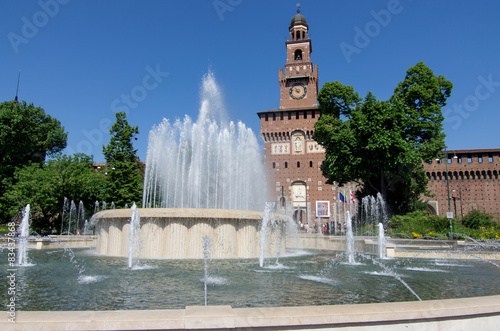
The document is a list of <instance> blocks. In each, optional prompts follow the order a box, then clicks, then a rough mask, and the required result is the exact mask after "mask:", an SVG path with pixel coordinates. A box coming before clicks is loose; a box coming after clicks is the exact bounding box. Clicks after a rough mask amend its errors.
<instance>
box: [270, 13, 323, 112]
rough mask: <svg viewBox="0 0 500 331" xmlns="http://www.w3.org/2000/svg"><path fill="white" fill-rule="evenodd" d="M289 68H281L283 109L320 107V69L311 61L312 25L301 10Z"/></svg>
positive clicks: (293, 28) (292, 28)
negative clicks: (310, 36)
mask: <svg viewBox="0 0 500 331" xmlns="http://www.w3.org/2000/svg"><path fill="white" fill-rule="evenodd" d="M289 31H290V40H288V41H287V42H286V43H285V44H286V64H285V68H280V69H279V82H280V107H279V108H280V109H287V108H311V107H316V106H317V98H318V66H317V65H313V64H312V62H311V52H312V46H311V39H309V36H308V31H309V26H308V25H307V21H306V18H305V16H304V15H301V14H300V8H299V9H297V15H295V16H294V17H293V18H292V20H291V22H290V27H289Z"/></svg>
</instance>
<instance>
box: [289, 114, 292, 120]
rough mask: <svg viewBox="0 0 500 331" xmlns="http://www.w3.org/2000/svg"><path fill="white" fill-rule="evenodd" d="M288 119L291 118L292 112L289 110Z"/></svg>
mask: <svg viewBox="0 0 500 331" xmlns="http://www.w3.org/2000/svg"><path fill="white" fill-rule="evenodd" d="M288 119H289V120H291V119H292V113H291V112H289V113H288Z"/></svg>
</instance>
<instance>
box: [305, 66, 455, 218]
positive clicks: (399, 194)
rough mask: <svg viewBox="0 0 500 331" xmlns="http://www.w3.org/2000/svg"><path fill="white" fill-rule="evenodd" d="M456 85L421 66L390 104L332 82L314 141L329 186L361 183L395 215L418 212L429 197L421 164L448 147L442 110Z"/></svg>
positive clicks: (323, 94)
mask: <svg viewBox="0 0 500 331" xmlns="http://www.w3.org/2000/svg"><path fill="white" fill-rule="evenodd" d="M451 89H452V83H451V82H449V81H447V80H446V79H445V78H444V77H443V76H435V75H434V74H433V72H432V71H431V70H430V69H429V68H428V67H427V66H425V65H424V63H422V62H420V63H418V64H417V65H415V66H414V67H412V68H410V69H409V70H408V71H407V74H406V77H405V80H404V81H403V82H401V83H399V85H398V86H397V87H396V89H395V90H394V95H393V96H392V97H391V98H390V99H389V100H388V101H380V100H377V99H376V98H375V96H374V95H373V94H372V93H371V92H370V93H368V94H367V96H366V97H365V99H364V100H362V99H360V98H359V95H358V93H356V92H354V89H353V87H351V86H345V85H343V84H342V83H340V82H338V81H336V82H328V83H326V84H325V85H324V86H323V88H322V89H321V91H320V93H319V95H318V101H319V107H320V111H321V116H320V118H319V120H318V122H317V123H316V126H315V132H314V139H315V140H316V141H317V142H318V143H320V144H321V145H323V147H324V148H325V150H326V153H325V160H324V161H323V164H322V166H321V170H322V172H323V175H324V176H325V177H326V178H327V179H328V180H327V183H329V184H333V183H334V182H337V183H338V184H339V185H343V184H346V183H349V182H357V183H358V184H359V186H360V190H359V192H358V195H359V196H360V197H363V196H366V195H376V194H377V193H381V194H382V196H383V197H384V199H386V201H387V202H388V204H389V206H390V207H391V208H392V210H393V211H394V212H397V213H401V212H406V211H407V210H412V209H414V207H415V206H417V205H418V200H419V197H420V195H421V194H425V193H428V192H427V189H426V186H427V178H426V176H425V172H424V169H423V166H422V160H430V159H432V158H435V157H437V156H438V155H439V151H440V150H442V148H443V147H444V138H445V134H444V133H443V127H442V121H443V119H444V118H443V115H442V112H441V108H442V107H443V106H445V105H446V99H447V98H448V97H449V96H450V93H451Z"/></svg>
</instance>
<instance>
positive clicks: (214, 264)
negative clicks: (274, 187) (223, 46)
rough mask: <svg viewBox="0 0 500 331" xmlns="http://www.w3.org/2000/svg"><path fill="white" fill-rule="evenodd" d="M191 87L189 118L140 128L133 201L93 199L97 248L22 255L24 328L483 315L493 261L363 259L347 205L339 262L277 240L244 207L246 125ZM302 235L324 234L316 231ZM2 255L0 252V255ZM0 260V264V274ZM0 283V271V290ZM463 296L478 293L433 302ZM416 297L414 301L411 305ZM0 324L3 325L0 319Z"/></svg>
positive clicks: (271, 228)
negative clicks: (136, 267)
mask: <svg viewBox="0 0 500 331" xmlns="http://www.w3.org/2000/svg"><path fill="white" fill-rule="evenodd" d="M203 86H204V87H203V89H204V91H203V92H202V105H201V107H200V116H199V118H198V120H197V121H196V122H195V123H193V122H192V120H191V119H189V118H188V117H186V118H185V119H184V120H183V121H180V120H177V121H176V122H175V123H174V124H170V122H169V121H168V120H165V121H163V122H162V123H161V124H160V125H159V126H158V127H156V128H154V129H153V130H152V131H151V133H150V144H149V147H148V160H147V168H146V181H145V191H144V203H143V207H144V208H137V207H136V206H133V207H132V208H131V209H109V210H106V204H105V203H103V204H102V210H101V211H100V212H97V213H96V214H95V215H94V217H93V219H92V221H91V222H92V223H93V224H95V231H96V233H97V235H98V240H97V247H96V249H95V251H94V250H89V249H75V250H74V255H71V260H72V261H73V260H74V259H78V261H81V263H80V262H79V266H80V267H79V268H76V270H75V268H68V267H67V266H68V261H67V259H66V258H65V256H64V252H61V251H60V250H46V251H44V250H37V251H34V252H33V253H30V257H31V258H32V259H33V260H36V261H37V267H36V268H30V269H33V272H24V273H23V274H19V275H18V277H17V278H16V281H17V282H18V283H17V284H18V292H19V295H20V298H21V299H22V300H19V301H18V306H17V308H18V309H19V310H24V311H23V315H22V316H23V318H24V321H22V322H23V323H26V324H24V326H26V325H28V326H27V327H25V328H26V329H29V328H30V326H31V328H33V327H35V326H37V325H38V324H36V323H40V321H41V320H43V321H44V323H54V325H57V327H54V328H59V329H64V328H79V329H88V328H91V329H99V328H100V329H105V328H113V329H120V328H122V329H123V328H128V329H136V328H137V329H139V328H147V327H149V328H174V329H183V328H193V329H196V328H210V327H212V328H217V327H219V328H221V327H224V328H238V327H240V328H246V327H248V328H252V327H260V328H262V329H264V328H266V327H269V328H272V327H274V328H282V329H286V328H292V327H293V328H297V329H298V328H301V327H302V328H310V327H315V328H320V327H325V328H326V327H328V326H332V325H339V326H344V327H345V326H356V327H358V326H359V327H361V326H367V327H368V328H369V327H373V326H374V325H378V324H383V323H386V322H385V321H387V324H388V325H389V326H393V327H394V326H396V327H403V326H404V324H405V323H406V324H408V323H409V322H408V321H409V320H412V319H415V320H416V321H417V322H419V323H420V322H421V323H435V321H439V320H444V321H450V320H451V321H453V320H454V319H456V320H458V321H459V322H460V323H466V321H468V320H472V321H473V322H472V323H474V326H478V325H480V323H481V322H482V321H483V317H484V318H485V319H486V320H487V321H490V319H491V324H490V325H495V326H496V325H497V323H498V314H499V313H498V312H499V311H500V288H499V287H498V275H499V270H500V269H499V268H498V267H497V266H496V265H494V264H491V263H484V262H483V261H479V260H477V261H476V260H468V261H466V260H454V261H453V260H448V259H444V258H443V256H442V255H441V254H440V252H437V253H436V256H435V258H426V259H419V258H412V259H408V258H390V259H383V263H382V262H381V259H382V256H381V255H380V253H379V255H378V258H377V257H373V256H368V255H367V254H365V253H361V252H359V251H358V250H356V251H355V250H354V244H355V243H354V238H353V234H352V223H351V217H350V214H349V213H347V215H346V227H347V232H348V240H347V247H348V254H347V259H346V260H347V261H344V260H345V254H344V253H343V252H342V253H338V252H337V251H333V250H329V249H328V248H326V249H323V248H322V249H305V248H302V249H297V247H294V249H293V250H290V249H288V250H287V248H290V247H291V246H293V244H296V240H288V238H286V237H285V236H284V233H285V230H284V229H283V225H284V224H285V223H286V220H287V218H286V217H285V216H284V215H281V214H274V213H272V209H273V207H272V205H271V204H268V205H267V206H266V208H265V210H264V211H263V212H261V211H255V210H251V209H257V210H259V209H260V208H262V206H264V201H265V198H264V197H263V194H262V190H263V187H264V184H263V183H260V179H261V178H262V176H261V175H260V171H261V170H262V166H261V164H260V161H259V160H260V156H258V147H257V145H256V144H255V136H254V135H253V133H251V131H249V130H248V129H246V128H245V126H244V125H243V124H241V123H238V124H237V125H235V124H233V123H227V124H225V122H224V121H219V122H217V121H215V117H217V116H218V115H216V114H215V113H214V111H213V110H214V108H215V109H219V110H220V108H221V105H220V100H219V99H220V95H219V94H218V87H217V85H216V84H215V82H214V81H213V77H212V76H211V75H207V77H205V79H204V83H203ZM219 117H223V116H219ZM234 146H240V147H242V148H241V150H238V149H237V148H234ZM197 153H201V155H198V154H197ZM228 165H230V166H229V167H228ZM375 201H377V200H375ZM380 203H381V202H380V201H379V202H377V203H376V204H373V201H372V200H367V205H366V206H368V207H366V209H367V211H369V210H379V209H375V206H376V205H380ZM98 205H99V204H98V203H96V207H95V209H98ZM146 207H148V208H146ZM377 208H378V207H377ZM139 214H140V222H139ZM367 214H368V213H367ZM378 219H380V217H379V218H378ZM264 223H267V224H264ZM139 228H140V232H139V234H138V232H137V231H136V230H138V229H139ZM382 229H383V228H382ZM379 231H380V225H379ZM308 237H309V238H313V239H314V240H316V241H321V242H323V243H329V242H330V240H329V238H328V237H327V236H313V235H309V236H308ZM131 238H134V239H133V240H131ZM379 238H381V236H380V237H379ZM137 240H139V241H142V242H143V243H144V245H143V248H142V250H141V258H148V259H149V260H148V265H150V267H149V268H144V269H141V270H140V271H133V272H131V271H130V270H129V268H130V267H131V266H132V264H131V262H130V256H132V254H130V253H129V252H130V250H131V248H132V247H134V246H136V245H135V242H137ZM269 242H271V243H269ZM295 246H297V245H295ZM378 246H379V247H381V246H382V245H381V244H380V243H379V245H378ZM263 247H264V248H265V247H271V248H270V251H269V252H267V251H265V249H264V248H263ZM321 247H322V246H321ZM342 249H343V248H342ZM132 250H133V249H132ZM209 253H210V254H209ZM278 253H279V254H280V255H281V256H280V263H279V265H266V264H264V257H267V256H276V255H277V254H278ZM5 254H6V253H4V252H1V253H0V258H3V259H4V260H6V256H5ZM355 257H356V258H357V261H356V260H355ZM127 258H128V268H127V267H126V266H125V265H126V261H127ZM209 258H210V259H212V260H210V271H211V272H212V270H216V271H217V273H218V274H219V275H220V277H213V276H210V275H209V272H208V271H209V270H208V261H209ZM345 262H347V263H345ZM6 268H7V267H6V266H4V265H1V266H0V277H3V276H4V275H5V274H7V272H8V271H7V269H6ZM471 270H474V272H471ZM395 271H397V272H395ZM398 277H399V279H398ZM477 279H480V280H481V281H477ZM208 290H210V304H211V305H213V306H206V307H203V308H204V309H205V310H199V309H200V307H193V306H203V304H205V305H207V303H208V302H207V301H208V300H207V292H208ZM7 292H8V288H7V286H6V284H5V283H0V293H2V294H4V293H7ZM491 295H496V296H494V297H486V296H491ZM476 296H485V297H484V298H481V300H474V298H470V300H469V301H462V300H467V299H461V300H457V301H454V300H450V301H446V303H443V301H437V302H436V301H433V300H443V299H453V298H468V297H476ZM4 297H7V295H5V296H4ZM415 298H417V300H418V301H416V300H415ZM420 300H424V301H425V302H424V303H423V304H422V305H417V304H420ZM405 301H408V302H405ZM391 302H392V303H393V304H390V303H391ZM395 302H397V303H395ZM464 302H466V303H464ZM359 303H377V304H376V305H358V304H359ZM351 304H352V305H354V306H353V307H351V306H350V305H351ZM228 305H230V306H231V307H228ZM330 305H342V306H330ZM470 305H471V306H473V307H474V309H472V310H471V309H468V306H470ZM263 307H267V308H268V307H274V308H272V309H263ZM401 307H407V308H406V309H407V310H404V309H403V308H401ZM443 307H445V308H443ZM464 307H465V308H464ZM491 307H492V308H491ZM497 307H499V308H497ZM159 309H167V310H162V311H161V312H155V310H159ZM400 309H403V310H400ZM30 310H31V311H46V310H55V311H57V312H48V313H47V314H40V313H38V312H34V313H33V314H30V313H31V312H30ZM65 310H68V311H70V312H64V311H65ZM78 310H86V312H76V311H78ZM88 311H91V312H88ZM101 311H105V312H101ZM50 313H54V314H53V315H51V314H50ZM37 314H38V315H37ZM454 314H456V315H454ZM468 314H469V315H468ZM40 316H42V317H40ZM464 316H466V318H464ZM467 316H470V317H467ZM65 320H67V321H68V323H67V324H63V323H64V321H65ZM228 320H229V322H228ZM29 323H32V324H29ZM57 323H59V324H57ZM89 323H95V324H92V325H90V324H89ZM363 323H365V324H363ZM469 325H470V324H469ZM0 326H1V327H2V329H8V328H4V326H6V327H9V325H6V324H5V322H3V321H0ZM21 327H22V323H21ZM483 329H484V328H483Z"/></svg>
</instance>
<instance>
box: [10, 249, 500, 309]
mask: <svg viewBox="0 0 500 331" xmlns="http://www.w3.org/2000/svg"><path fill="white" fill-rule="evenodd" d="M73 251H74V254H75V259H74V261H73V262H75V263H78V265H79V268H76V267H74V266H73V263H72V262H70V259H69V257H68V256H67V255H65V253H64V252H63V251H62V250H30V252H29V258H30V260H31V262H32V263H31V265H32V266H27V267H18V268H17V277H16V281H17V293H18V296H19V297H18V301H17V302H18V307H17V308H18V310H21V311H48V310H57V311H63V310H67V311H68V310H69V311H77V310H95V311H97V310H151V309H172V308H176V309H177V308H185V307H186V306H192V305H195V306H196V305H198V306H201V305H203V303H204V280H205V275H204V261H203V259H183V260H180V259H179V260H175V259H169V260H167V259H158V260H143V261H141V262H140V263H138V264H136V265H134V267H133V268H132V269H128V266H127V258H126V257H109V256H99V255H97V254H96V253H95V250H94V249H74V250H73ZM0 258H1V259H5V260H6V259H7V256H6V252H5V251H4V252H2V253H0ZM372 259H373V260H372ZM375 260H376V261H377V262H378V263H382V264H384V265H385V266H386V267H387V268H389V269H390V270H391V272H394V273H395V274H397V275H398V276H399V277H401V278H402V279H403V280H404V281H405V282H406V283H407V284H408V285H409V286H410V287H411V288H412V289H413V290H414V291H415V292H416V293H417V294H418V295H419V296H420V297H421V298H422V300H424V301H425V300H433V299H447V298H465V297H475V296H486V295H500V287H499V286H498V283H499V279H500V269H499V268H498V267H497V266H495V265H492V264H490V263H485V262H481V261H471V260H467V261H466V260H448V259H384V260H380V259H377V258H376V257H374V256H370V257H367V256H366V255H357V256H356V264H355V265H350V264H348V263H346V262H345V261H347V257H346V255H345V253H336V252H332V251H288V255H287V256H282V257H280V258H279V260H278V262H276V258H274V259H267V260H266V263H265V264H264V266H263V267H262V268H261V267H259V261H258V259H215V260H212V261H211V262H210V264H209V275H208V276H207V303H208V305H230V306H232V307H233V308H243V307H278V306H313V305H314V306H317V305H344V304H358V303H380V302H398V301H416V300H417V299H416V297H415V296H414V295H413V294H412V293H411V292H410V291H409V290H408V289H407V288H406V287H405V286H403V284H401V283H400V282H399V281H398V280H397V279H395V278H394V277H393V276H391V274H390V273H387V271H385V270H384V269H383V268H381V267H380V266H378V265H377V264H375V263H373V262H374V261H375ZM80 268H83V269H84V271H83V272H81V269H80ZM6 275H7V267H6V265H5V264H2V266H1V267H0V277H3V278H4V279H5V277H6ZM6 285H7V283H6V282H1V283H0V294H2V297H3V298H6V297H8V296H7V290H8V289H7V286H6Z"/></svg>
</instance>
